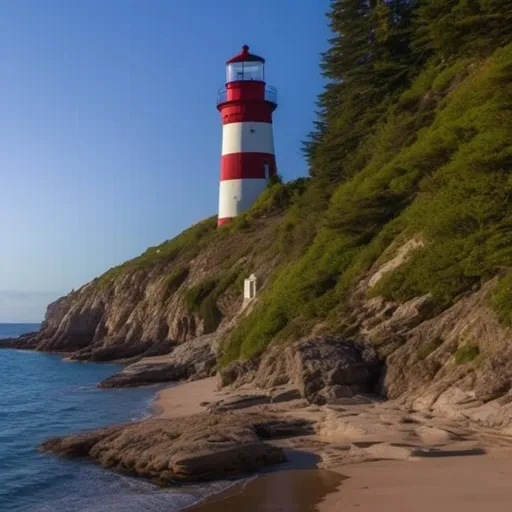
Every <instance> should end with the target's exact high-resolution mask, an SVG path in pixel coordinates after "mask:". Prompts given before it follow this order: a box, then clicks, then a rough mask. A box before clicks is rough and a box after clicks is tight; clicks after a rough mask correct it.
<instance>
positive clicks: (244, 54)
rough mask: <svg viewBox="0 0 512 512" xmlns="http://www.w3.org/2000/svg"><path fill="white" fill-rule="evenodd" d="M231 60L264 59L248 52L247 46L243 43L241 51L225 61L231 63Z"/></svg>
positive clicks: (260, 60) (255, 60)
mask: <svg viewBox="0 0 512 512" xmlns="http://www.w3.org/2000/svg"><path fill="white" fill-rule="evenodd" d="M233 62H265V59H264V58H263V57H260V56H258V55H254V54H252V53H249V47H248V46H247V45H246V44H244V46H243V47H242V51H241V52H240V53H238V54H236V55H235V56H234V57H231V59H229V60H228V61H226V64H232V63H233Z"/></svg>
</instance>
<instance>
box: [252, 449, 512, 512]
mask: <svg viewBox="0 0 512 512" xmlns="http://www.w3.org/2000/svg"><path fill="white" fill-rule="evenodd" d="M339 470H340V471H342V472H343V473H344V475H345V476H347V477H348V478H347V479H345V480H344V481H343V483H342V484H341V486H340V487H339V489H338V490H337V491H336V492H334V493H332V494H330V495H328V496H327V497H326V499H325V500H324V502H323V503H322V504H321V505H320V506H319V508H318V510H319V512H337V511H340V510H357V511H358V512H376V511H378V512H409V511H414V512H432V511H435V512H483V511H487V510H488V511H490V512H506V511H507V512H509V511H510V510H512V487H511V485H510V481H511V477H512V454H511V453H510V451H509V450H504V451H491V452H490V453H488V454H486V455H477V456H467V457H446V458H444V457H442V458H432V459H422V460H419V461H411V460H408V461H380V462H367V463H364V464H360V465H353V466H344V467H343V468H339ZM262 510H267V509H262ZM305 510H307V509H305Z"/></svg>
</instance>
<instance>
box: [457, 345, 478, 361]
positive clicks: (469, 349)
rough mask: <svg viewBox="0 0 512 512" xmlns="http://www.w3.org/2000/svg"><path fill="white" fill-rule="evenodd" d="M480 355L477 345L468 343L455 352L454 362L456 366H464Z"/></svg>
mask: <svg viewBox="0 0 512 512" xmlns="http://www.w3.org/2000/svg"><path fill="white" fill-rule="evenodd" d="M479 355H480V349H479V347H478V345H476V344H474V343H469V344H467V345H462V347H459V348H458V349H457V351H456V352H455V362H456V363H457V364H466V363H471V361H474V360H475V359H476V358H477V357H478V356H479Z"/></svg>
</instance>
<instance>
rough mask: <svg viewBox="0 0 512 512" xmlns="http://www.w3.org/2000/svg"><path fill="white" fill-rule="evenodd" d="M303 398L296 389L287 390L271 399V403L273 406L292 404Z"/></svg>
mask: <svg viewBox="0 0 512 512" xmlns="http://www.w3.org/2000/svg"><path fill="white" fill-rule="evenodd" d="M300 398H302V397H301V394H300V391H299V390H298V389H296V388H292V389H287V390H285V391H280V392H279V393H276V394H275V395H273V396H272V398H271V399H270V403H272V404H280V403H282V402H291V401H292V400H298V399H300Z"/></svg>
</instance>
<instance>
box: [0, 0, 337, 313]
mask: <svg viewBox="0 0 512 512" xmlns="http://www.w3.org/2000/svg"><path fill="white" fill-rule="evenodd" d="M328 6H329V1H328V0H258V1H253V2H251V1H241V0H194V1H193V0H45V1H43V0H3V1H2V2H0V20H1V21H0V322H5V321H39V320H41V319H42V317H43V314H44V311H45V306H46V304H47V302H48V301H50V300H53V299H54V298H56V297H58V296H59V295H61V294H63V293H67V292H68V291H69V290H70V289H71V288H77V287H79V286H81V285H82V284H84V283H85V282H87V281H89V280H91V279H93V278H94V277H96V276H97V275H99V274H101V273H102V272H104V271H105V270H107V269H108V268H110V267H111V266H113V265H116V264H119V263H121V262H123V261H125V260H126V259H129V258H132V257H134V256H136V255H138V254H140V253H141V252H142V251H144V250H145V249H146V247H148V246H150V245H155V244H157V243H160V242H162V241H164V240H166V239H168V238H172V237H173V236H174V235H176V234H177V233H178V232H180V231H181V230H183V229H184V228H186V227H187V226H189V225H190V224H191V223H193V222H195V221H197V220H199V219H202V218H204V217H208V216H210V215H213V214H215V213H216V209H217V194H218V178H219V163H220V144H221V125H220V119H219V114H218V112H217V110H216V108H215V102H216V92H217V89H218V88H219V87H221V86H222V85H223V83H224V62H225V60H226V59H227V58H229V57H231V56H232V55H234V54H235V53H238V51H239V50H240V48H241V46H242V45H243V44H248V45H250V47H251V51H253V52H254V53H257V54H259V55H262V56H263V57H265V58H266V59H267V68H266V76H267V81H268V83H269V84H270V85H274V86H276V87H277V89H278V94H279V108H278V110H277V111H276V113H275V117H274V127H275V143H276V156H277V163H278V168H279V172H280V174H282V176H283V177H284V178H285V179H286V180H289V179H293V178H295V177H297V176H301V175H305V174H306V173H307V170H306V164H305V161H304V159H303V157H302V155H301V151H300V141H301V140H302V139H304V137H305V136H306V134H307V132H308V131H310V130H311V128H312V122H313V119H314V110H315V100H316V96H317V94H318V93H319V92H320V90H321V88H322V85H323V80H322V78H321V76H320V74H319V54H320V52H322V51H324V50H325V49H326V48H327V39H328V37H329V31H328V27H327V20H326V18H325V12H326V11H327V9H328Z"/></svg>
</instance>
